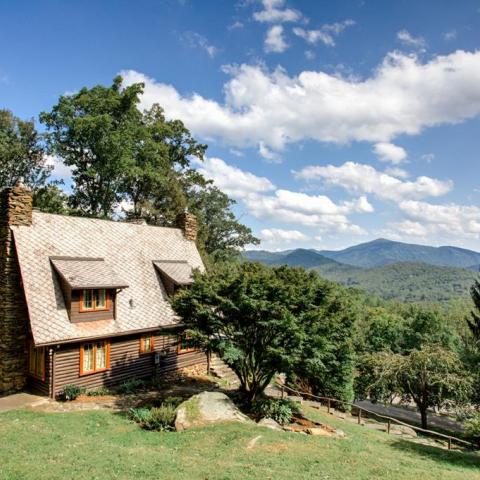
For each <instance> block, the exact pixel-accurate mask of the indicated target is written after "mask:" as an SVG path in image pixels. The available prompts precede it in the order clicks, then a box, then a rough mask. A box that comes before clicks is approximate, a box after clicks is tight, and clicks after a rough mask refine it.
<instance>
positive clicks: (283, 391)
mask: <svg viewBox="0 0 480 480" xmlns="http://www.w3.org/2000/svg"><path fill="white" fill-rule="evenodd" d="M284 398H285V387H284V386H283V385H282V400H283V399H284Z"/></svg>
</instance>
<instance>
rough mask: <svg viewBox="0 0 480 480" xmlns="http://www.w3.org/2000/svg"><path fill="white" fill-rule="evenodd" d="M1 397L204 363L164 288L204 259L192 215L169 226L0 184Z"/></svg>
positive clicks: (181, 280)
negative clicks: (42, 208) (51, 210)
mask: <svg viewBox="0 0 480 480" xmlns="http://www.w3.org/2000/svg"><path fill="white" fill-rule="evenodd" d="M0 206H1V212H0V395H4V394H8V393H12V392H17V391H20V390H23V389H29V390H31V391H34V392H37V393H40V394H44V395H48V396H50V397H53V398H55V397H57V396H58V395H59V394H60V393H61V392H62V389H63V387H64V386H65V385H71V384H74V385H78V386H81V387H85V388H87V389H94V388H98V387H102V386H107V387H108V386H111V385H114V384H118V383H121V382H123V381H126V380H128V379H131V378H137V379H141V378H151V377H152V376H158V375H160V376H161V375H163V374H166V373H167V372H172V371H175V370H178V369H181V368H183V367H188V366H193V365H204V364H205V363H206V357H205V355H204V354H203V353H202V352H199V351H195V350H192V349H191V348H189V347H188V345H187V344H186V342H185V341H184V340H185V338H184V336H183V335H182V330H181V321H180V319H179V318H178V317H177V316H176V315H175V313H174V311H173V310H172V308H171V306H170V303H169V296H171V295H173V294H174V293H175V291H176V290H177V289H178V288H182V287H185V286H188V285H189V284H190V283H191V282H192V271H193V269H200V270H203V268H204V266H203V263H202V260H201V257H200V254H199V252H198V249H197V247H196V236H197V221H196V218H195V217H194V216H193V215H191V214H189V213H188V212H185V213H183V214H181V215H180V216H179V217H178V218H177V225H178V228H165V227H156V226H149V225H146V224H138V223H128V222H117V221H109V220H100V219H94V218H85V217H73V216H64V215H55V214H48V213H42V212H39V211H35V210H33V209H32V196H31V193H30V191H29V190H28V189H27V188H26V187H24V186H23V185H22V184H17V185H16V186H15V187H11V188H6V189H3V190H2V191H1V192H0Z"/></svg>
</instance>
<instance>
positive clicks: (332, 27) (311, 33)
mask: <svg viewBox="0 0 480 480" xmlns="http://www.w3.org/2000/svg"><path fill="white" fill-rule="evenodd" d="M352 25H355V22H354V21H353V20H350V19H348V20H345V21H343V22H338V23H331V24H325V25H322V26H321V27H320V28H318V29H315V30H306V29H304V28H300V27H295V28H294V29H293V33H294V34H295V35H297V37H300V38H303V39H304V40H305V41H306V42H308V43H310V44H312V45H315V44H317V43H318V42H319V41H320V42H322V43H324V44H325V45H327V46H329V47H333V46H335V40H334V38H333V37H334V36H338V35H340V33H342V32H343V30H345V29H346V28H347V27H351V26H352Z"/></svg>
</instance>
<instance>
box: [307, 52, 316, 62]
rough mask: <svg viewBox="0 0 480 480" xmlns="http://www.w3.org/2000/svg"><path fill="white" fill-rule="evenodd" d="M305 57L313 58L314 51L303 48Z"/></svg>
mask: <svg viewBox="0 0 480 480" xmlns="http://www.w3.org/2000/svg"><path fill="white" fill-rule="evenodd" d="M305 58H306V59H307V60H313V59H314V58H315V52H313V51H312V50H305Z"/></svg>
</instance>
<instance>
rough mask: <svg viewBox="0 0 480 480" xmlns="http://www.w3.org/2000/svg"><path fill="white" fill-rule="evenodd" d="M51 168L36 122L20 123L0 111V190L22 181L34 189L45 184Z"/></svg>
mask: <svg viewBox="0 0 480 480" xmlns="http://www.w3.org/2000/svg"><path fill="white" fill-rule="evenodd" d="M49 173H50V168H49V167H48V166H47V165H46V159H45V155H44V151H43V147H42V145H41V142H40V137H39V134H38V133H37V130H36V129H35V124H34V122H33V120H21V119H19V118H17V117H15V116H14V115H13V114H12V112H10V111H9V110H0V188H2V187H6V186H13V185H15V183H16V182H17V180H19V179H20V178H23V182H24V183H25V184H26V185H28V186H30V187H31V188H33V189H35V188H37V187H38V186H41V185H43V184H44V183H45V181H46V179H47V177H48V175H49Z"/></svg>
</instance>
